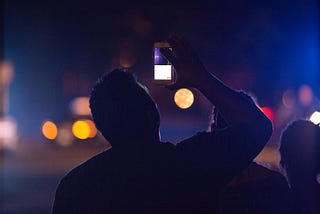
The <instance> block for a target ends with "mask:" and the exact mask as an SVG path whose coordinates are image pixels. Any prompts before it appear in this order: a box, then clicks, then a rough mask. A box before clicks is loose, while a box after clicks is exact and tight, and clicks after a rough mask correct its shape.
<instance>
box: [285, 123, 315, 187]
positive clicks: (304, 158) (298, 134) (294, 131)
mask: <svg viewBox="0 0 320 214" xmlns="http://www.w3.org/2000/svg"><path fill="white" fill-rule="evenodd" d="M279 152H280V155H281V160H280V165H281V167H282V168H284V169H285V171H286V174H287V178H288V181H289V183H290V185H291V186H295V185H296V184H297V183H299V182H303V181H305V180H310V179H312V180H313V179H316V175H317V173H320V128H319V126H317V125H314V124H313V123H312V122H310V121H307V120H296V121H294V122H292V123H290V124H289V125H288V126H287V127H286V128H285V129H284V131H283V132H282V135H281V139H280V148H279Z"/></svg>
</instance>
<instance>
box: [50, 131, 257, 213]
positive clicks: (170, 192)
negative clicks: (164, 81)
mask: <svg viewBox="0 0 320 214" xmlns="http://www.w3.org/2000/svg"><path fill="white" fill-rule="evenodd" d="M248 130H251V129H248V127H245V126H239V127H233V128H228V129H225V130H222V131H216V132H209V133H208V132H201V133H198V134H197V135H195V136H193V137H191V138H189V139H186V140H184V141H182V142H181V143H179V144H177V145H173V144H171V143H160V142H158V143H155V142H128V143H127V144H126V145H122V146H114V147H113V148H111V149H109V150H107V151H104V152H102V153H100V154H98V155H96V156H94V157H93V158H91V159H90V160H88V161H86V162H84V163H82V164H80V165H79V166H77V167H76V168H74V169H72V170H71V171H70V172H69V173H68V174H67V175H66V176H65V177H64V178H63V179H62V180H61V182H60V184H59V186H58V188H57V191H56V195H55V201H54V206H53V213H55V214H57V213H119V212H120V213H138V212H139V213H147V212H152V213H182V212H185V213H186V212H187V213H207V212H208V213H209V212H214V211H215V210H216V208H217V198H218V193H219V191H220V190H221V189H222V188H223V187H224V186H225V185H226V184H227V183H228V182H229V181H230V180H231V179H232V178H233V177H234V176H235V175H237V174H238V173H239V172H241V170H243V169H244V168H246V167H247V166H248V165H249V164H250V162H251V161H252V159H253V158H254V157H255V156H256V155H257V154H258V152H259V151H260V149H261V148H259V149H257V146H256V142H254V139H253V136H254V133H250V132H249V131H248Z"/></svg>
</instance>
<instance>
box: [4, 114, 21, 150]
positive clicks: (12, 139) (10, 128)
mask: <svg viewBox="0 0 320 214" xmlns="http://www.w3.org/2000/svg"><path fill="white" fill-rule="evenodd" d="M17 136H18V126H17V123H16V122H15V121H14V120H13V119H12V118H8V117H6V118H2V119H0V144H2V145H0V147H3V148H8V149H14V148H15V147H16V146H17V140H18V139H17Z"/></svg>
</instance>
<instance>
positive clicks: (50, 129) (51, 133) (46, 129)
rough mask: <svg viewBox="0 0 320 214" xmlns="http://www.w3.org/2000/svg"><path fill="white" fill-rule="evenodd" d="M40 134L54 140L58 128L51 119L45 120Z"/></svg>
mask: <svg viewBox="0 0 320 214" xmlns="http://www.w3.org/2000/svg"><path fill="white" fill-rule="evenodd" d="M42 134H43V136H44V137H45V138H47V139H49V140H54V139H55V138H56V137H57V135H58V128H57V126H56V124H54V123H53V122H52V121H46V122H44V123H43V125H42Z"/></svg>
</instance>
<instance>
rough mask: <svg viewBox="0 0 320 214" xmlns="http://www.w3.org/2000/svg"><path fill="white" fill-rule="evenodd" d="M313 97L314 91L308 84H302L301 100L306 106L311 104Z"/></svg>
mask: <svg viewBox="0 0 320 214" xmlns="http://www.w3.org/2000/svg"><path fill="white" fill-rule="evenodd" d="M312 99H313V92H312V90H311V88H310V87H309V86H308V85H302V86H301V87H300V89H299V101H300V102H301V104H302V105H304V106H309V105H310V104H311V102H312Z"/></svg>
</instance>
